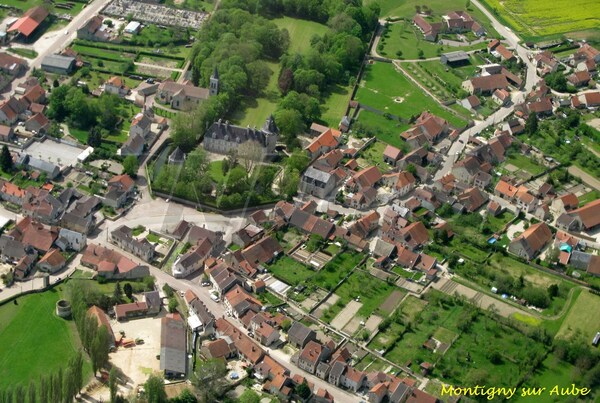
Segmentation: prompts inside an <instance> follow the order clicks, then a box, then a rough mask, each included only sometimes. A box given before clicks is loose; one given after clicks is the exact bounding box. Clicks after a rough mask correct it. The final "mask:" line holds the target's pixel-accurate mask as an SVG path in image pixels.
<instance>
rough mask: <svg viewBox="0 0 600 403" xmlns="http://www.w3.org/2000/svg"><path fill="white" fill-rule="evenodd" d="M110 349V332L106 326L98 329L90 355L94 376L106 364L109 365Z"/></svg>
mask: <svg viewBox="0 0 600 403" xmlns="http://www.w3.org/2000/svg"><path fill="white" fill-rule="evenodd" d="M109 348H110V344H109V335H108V330H107V329H106V326H104V325H102V326H100V327H99V328H98V332H97V333H96V336H95V337H94V340H93V342H92V349H91V350H92V351H91V354H90V358H91V361H92V370H93V371H94V375H95V374H96V372H97V371H98V370H99V369H101V368H104V367H105V366H106V364H108V351H109Z"/></svg>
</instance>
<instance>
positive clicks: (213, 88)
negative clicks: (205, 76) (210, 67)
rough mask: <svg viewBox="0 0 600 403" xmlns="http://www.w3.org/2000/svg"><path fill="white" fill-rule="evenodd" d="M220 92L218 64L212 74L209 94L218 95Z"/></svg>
mask: <svg viewBox="0 0 600 403" xmlns="http://www.w3.org/2000/svg"><path fill="white" fill-rule="evenodd" d="M218 93H219V70H217V66H215V69H214V71H213V73H212V75H211V76H210V88H209V94H210V96H213V95H217V94H218Z"/></svg>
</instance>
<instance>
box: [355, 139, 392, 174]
mask: <svg viewBox="0 0 600 403" xmlns="http://www.w3.org/2000/svg"><path fill="white" fill-rule="evenodd" d="M385 147H386V144H385V143H383V142H381V141H375V142H374V143H373V144H371V145H370V146H369V147H368V148H367V149H366V150H364V151H362V152H361V154H360V157H359V158H358V161H357V162H358V165H360V166H361V167H362V168H368V167H369V166H372V165H375V166H377V167H378V168H379V170H380V171H381V172H382V173H386V172H388V171H389V170H391V166H390V165H389V164H388V163H387V162H385V161H383V152H384V151H385Z"/></svg>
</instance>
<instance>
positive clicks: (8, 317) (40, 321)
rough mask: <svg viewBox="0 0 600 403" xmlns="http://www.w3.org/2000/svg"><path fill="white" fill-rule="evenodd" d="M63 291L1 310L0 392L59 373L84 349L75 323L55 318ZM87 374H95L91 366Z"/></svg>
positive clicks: (32, 297)
mask: <svg viewBox="0 0 600 403" xmlns="http://www.w3.org/2000/svg"><path fill="white" fill-rule="evenodd" d="M59 299H60V292H59V291H57V290H51V291H47V292H44V293H40V294H32V295H28V296H24V297H20V298H18V299H17V304H14V303H12V302H10V303H8V304H5V305H3V306H1V307H0V346H2V352H1V353H0V390H2V389H3V388H5V387H7V386H14V385H16V384H19V383H21V384H23V385H24V386H25V387H27V386H28V385H29V381H30V380H35V381H36V382H37V381H38V380H39V379H40V376H42V375H47V374H49V373H54V372H55V371H58V369H59V368H61V367H63V368H64V366H65V365H66V363H67V362H68V360H69V359H70V358H71V357H73V356H74V355H75V353H76V352H77V350H79V348H80V344H79V343H80V342H79V336H78V335H77V330H76V329H75V323H74V322H73V321H68V320H64V319H61V318H59V317H57V316H56V315H55V312H54V311H55V304H56V301H58V300H59ZM84 371H85V373H84V375H85V376H86V377H87V376H89V375H91V370H90V368H89V365H88V364H86V366H85V367H84Z"/></svg>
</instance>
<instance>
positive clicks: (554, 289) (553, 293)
mask: <svg viewBox="0 0 600 403" xmlns="http://www.w3.org/2000/svg"><path fill="white" fill-rule="evenodd" d="M558 293H559V289H558V284H552V285H550V287H548V296H549V297H550V299H552V298H555V297H558Z"/></svg>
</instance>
